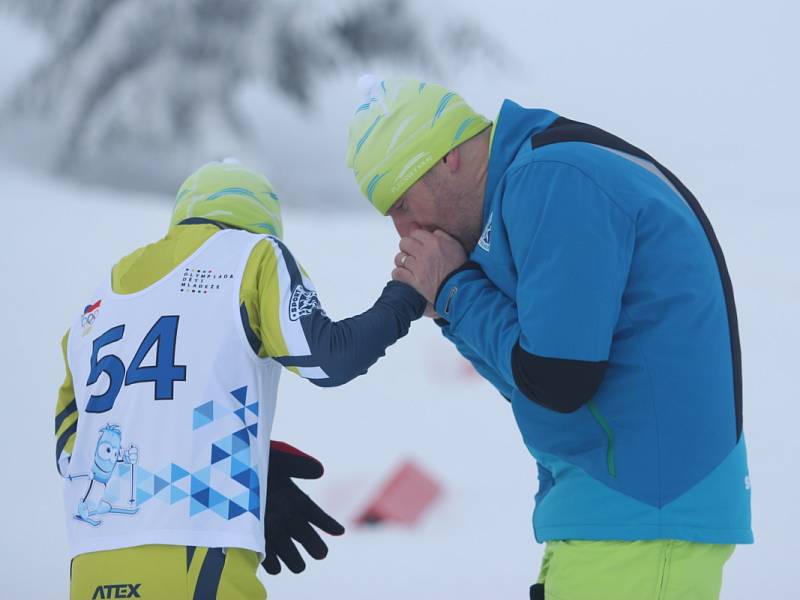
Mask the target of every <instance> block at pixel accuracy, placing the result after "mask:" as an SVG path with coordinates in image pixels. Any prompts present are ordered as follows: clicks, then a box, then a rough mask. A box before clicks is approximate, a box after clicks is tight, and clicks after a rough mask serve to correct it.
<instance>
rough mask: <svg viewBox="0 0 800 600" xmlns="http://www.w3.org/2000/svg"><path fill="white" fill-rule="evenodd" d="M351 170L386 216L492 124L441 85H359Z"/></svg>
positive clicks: (367, 79)
mask: <svg viewBox="0 0 800 600" xmlns="http://www.w3.org/2000/svg"><path fill="white" fill-rule="evenodd" d="M359 86H360V87H361V88H362V92H363V93H364V100H363V102H362V104H361V105H360V106H359V107H358V108H357V109H356V112H355V116H354V117H353V121H352V123H351V125H350V137H349V141H348V151H347V166H348V167H350V168H351V169H352V170H353V172H354V173H355V176H356V182H357V183H358V187H359V188H360V189H361V192H362V193H363V194H364V195H365V196H366V197H367V199H368V200H369V201H370V202H371V203H372V205H373V206H374V207H375V208H377V209H378V210H379V211H380V212H381V213H382V214H384V215H385V214H386V213H387V211H388V210H389V209H390V208H391V207H392V205H393V204H394V203H395V202H396V201H397V199H398V198H399V197H400V196H401V195H402V194H403V193H404V192H405V191H406V190H407V189H408V188H410V187H411V186H412V185H413V184H414V183H415V182H416V181H417V180H418V179H419V178H420V177H422V176H423V175H424V174H425V173H426V172H427V171H428V170H429V169H430V168H431V167H433V166H434V165H435V164H436V162H437V161H438V160H439V159H441V158H442V157H444V156H445V155H446V154H447V153H448V152H450V150H452V149H453V148H455V147H456V146H458V145H459V144H461V143H463V142H465V141H467V140H468V139H470V138H471V137H474V136H475V135H477V134H478V133H480V132H481V131H483V130H484V129H486V128H487V127H488V126H489V125H490V124H491V122H490V121H489V120H488V119H487V118H486V117H484V116H482V115H480V114H478V113H476V112H475V111H474V110H472V108H470V106H469V105H468V104H467V103H466V102H465V101H464V99H463V98H462V97H461V96H459V95H458V94H456V93H455V92H451V91H449V90H447V89H445V88H444V87H442V86H441V85H437V84H435V83H427V82H424V81H417V80H413V79H384V80H378V79H375V78H374V77H372V76H370V75H365V76H363V77H362V78H361V79H360V80H359Z"/></svg>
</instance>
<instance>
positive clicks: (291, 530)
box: [261, 441, 344, 575]
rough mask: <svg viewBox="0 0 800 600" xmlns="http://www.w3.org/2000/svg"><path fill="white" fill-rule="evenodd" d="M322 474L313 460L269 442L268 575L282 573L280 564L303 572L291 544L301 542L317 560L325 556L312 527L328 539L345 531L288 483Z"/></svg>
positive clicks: (317, 476) (266, 520)
mask: <svg viewBox="0 0 800 600" xmlns="http://www.w3.org/2000/svg"><path fill="white" fill-rule="evenodd" d="M323 472H324V469H323V467H322V463H321V462H319V461H318V460H317V459H316V458H314V457H313V456H310V455H308V454H305V453H303V452H301V451H300V450H298V449H297V448H294V447H292V446H290V445H289V444H286V443H284V442H275V441H273V442H270V453H269V478H268V480H267V507H266V511H265V515H264V537H265V539H266V543H267V550H266V557H265V558H264V562H262V563H261V564H262V565H263V566H264V568H265V569H266V570H267V573H269V574H270V575H277V574H278V573H280V572H281V561H283V563H284V564H285V565H286V566H287V567H288V568H289V570H290V571H292V573H300V572H301V571H302V570H303V569H305V568H306V563H305V561H304V560H303V557H302V556H300V552H299V551H298V550H297V546H295V545H294V541H293V540H297V541H298V542H300V544H302V546H303V548H305V549H306V552H308V553H309V554H310V555H311V556H312V557H313V558H315V559H317V560H321V559H323V558H325V556H327V554H328V546H326V545H325V542H324V541H322V538H321V537H320V536H319V534H318V533H317V532H316V530H315V529H314V528H313V527H312V526H311V525H312V524H313V525H316V526H317V527H319V528H320V529H321V530H322V531H324V532H325V533H328V534H330V535H342V534H343V533H344V527H342V525H341V524H340V523H338V522H337V521H336V520H335V519H333V518H332V517H331V516H330V515H328V514H327V513H326V512H325V511H323V510H322V509H321V508H320V507H319V506H317V505H316V504H315V503H314V501H313V500H312V499H311V498H309V497H308V496H307V495H306V494H304V493H303V491H302V490H301V489H300V488H299V487H297V485H296V484H295V483H294V481H292V479H291V478H292V477H300V478H302V479H319V478H320V477H322V473H323ZM278 559H280V560H278Z"/></svg>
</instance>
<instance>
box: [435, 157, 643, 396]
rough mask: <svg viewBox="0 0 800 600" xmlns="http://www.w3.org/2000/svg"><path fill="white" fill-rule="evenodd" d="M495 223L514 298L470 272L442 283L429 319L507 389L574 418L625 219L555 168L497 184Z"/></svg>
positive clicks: (593, 371)
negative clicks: (435, 318) (512, 273)
mask: <svg viewBox="0 0 800 600" xmlns="http://www.w3.org/2000/svg"><path fill="white" fill-rule="evenodd" d="M502 216H503V223H504V226H505V227H506V230H507V232H508V239H509V242H510V245H511V254H512V260H513V263H514V266H515V269H516V272H517V289H516V296H515V298H514V299H510V298H508V297H506V296H505V295H504V294H503V293H502V292H501V291H500V290H499V289H498V288H497V287H496V286H495V285H494V284H493V283H492V282H491V281H490V280H489V279H488V278H487V277H486V276H485V275H484V273H483V271H482V270H481V269H480V268H479V267H478V266H477V265H474V268H464V269H461V270H459V271H457V272H455V273H454V274H453V275H452V276H450V277H449V278H448V279H447V280H446V281H445V282H444V284H443V285H442V286H441V288H440V291H439V294H438V296H437V298H436V310H437V312H438V313H439V314H440V315H442V316H443V317H444V318H445V319H447V321H448V322H449V323H450V328H451V330H452V333H453V335H455V336H457V337H458V338H460V339H461V340H463V342H464V343H465V344H467V345H468V346H469V347H471V348H472V349H473V350H474V351H475V352H476V353H477V354H478V355H479V356H480V357H481V358H482V359H483V360H484V361H485V362H486V363H487V364H488V365H489V367H490V368H491V369H492V370H493V371H494V372H495V373H497V374H498V375H499V376H500V377H502V379H503V380H504V381H505V382H507V383H508V384H509V385H513V387H515V388H517V389H518V390H520V391H521V392H523V393H524V394H525V395H526V396H528V397H529V398H531V399H532V400H535V401H538V402H540V403H541V404H544V405H545V406H548V407H550V408H554V409H555V410H560V411H563V412H568V411H570V410H575V409H577V408H579V407H580V406H581V405H582V404H583V403H585V402H586V401H588V399H589V398H590V397H591V395H593V393H594V391H596V388H597V386H598V385H599V383H600V380H601V379H602V375H603V373H604V369H605V364H606V361H607V359H608V353H609V349H610V346H611V340H612V337H613V332H614V328H615V326H616V323H617V320H618V318H619V311H620V307H621V297H622V292H623V290H624V287H625V282H626V280H627V273H628V270H629V268H630V259H631V256H632V251H633V238H634V235H633V233H634V228H633V220H632V219H631V218H630V217H629V216H628V215H627V214H625V213H624V212H623V211H622V210H621V209H620V208H619V207H618V206H617V205H616V204H615V203H614V201H613V199H612V198H611V197H610V196H609V195H608V194H607V193H605V192H604V191H603V190H602V189H601V188H599V187H598V186H597V185H596V184H595V183H594V182H593V181H592V180H591V179H589V178H588V177H587V176H586V175H584V174H583V173H582V172H581V171H580V170H578V169H577V168H575V167H573V166H571V165H567V164H564V163H555V162H543V163H530V164H527V165H524V166H522V167H520V168H518V169H517V170H516V171H515V172H513V173H511V174H509V175H507V180H506V188H505V193H504V195H503V206H502ZM576 375H577V376H576Z"/></svg>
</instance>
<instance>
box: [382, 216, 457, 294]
mask: <svg viewBox="0 0 800 600" xmlns="http://www.w3.org/2000/svg"><path fill="white" fill-rule="evenodd" d="M465 262H467V253H466V252H465V251H464V247H463V246H462V245H461V244H460V243H459V241H458V240H456V239H455V238H454V237H452V236H450V235H449V234H447V233H445V232H444V231H441V230H438V229H437V230H436V231H434V232H433V233H431V232H430V231H425V230H424V229H416V230H414V231H412V232H411V234H409V236H408V237H404V238H402V239H401V240H400V252H399V253H398V254H397V256H395V258H394V264H395V265H396V268H395V270H394V271H392V279H395V280H397V281H402V282H403V283H407V284H408V285H410V286H412V287H413V288H414V289H415V290H417V291H418V292H419V293H420V294H422V295H423V296H424V297H425V299H426V300H427V301H428V302H429V303H431V304H433V303H434V302H435V301H436V292H437V291H438V290H439V286H440V285H441V283H442V281H443V280H444V278H445V277H447V276H448V275H449V274H450V273H452V272H453V271H455V270H456V269H457V268H458V267H460V266H461V265H463V264H464V263H465Z"/></svg>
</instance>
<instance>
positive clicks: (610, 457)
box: [586, 400, 617, 477]
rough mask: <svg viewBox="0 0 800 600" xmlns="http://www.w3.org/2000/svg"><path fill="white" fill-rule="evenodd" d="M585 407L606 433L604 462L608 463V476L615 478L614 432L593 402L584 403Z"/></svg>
mask: <svg viewBox="0 0 800 600" xmlns="http://www.w3.org/2000/svg"><path fill="white" fill-rule="evenodd" d="M586 407H587V408H588V409H589V412H590V413H592V416H593V417H594V420H595V421H597V424H598V425H600V427H602V428H603V431H605V432H606V438H608V446H607V448H608V449H607V451H606V461H607V462H608V474H609V475H611V477H616V476H617V466H616V464H615V462H614V432H613V431H611V427H609V425H608V421H606V420H605V418H604V417H603V415H601V414H600V411H599V410H598V409H597V405H596V404H595V403H594V400H589V402H587V403H586Z"/></svg>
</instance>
